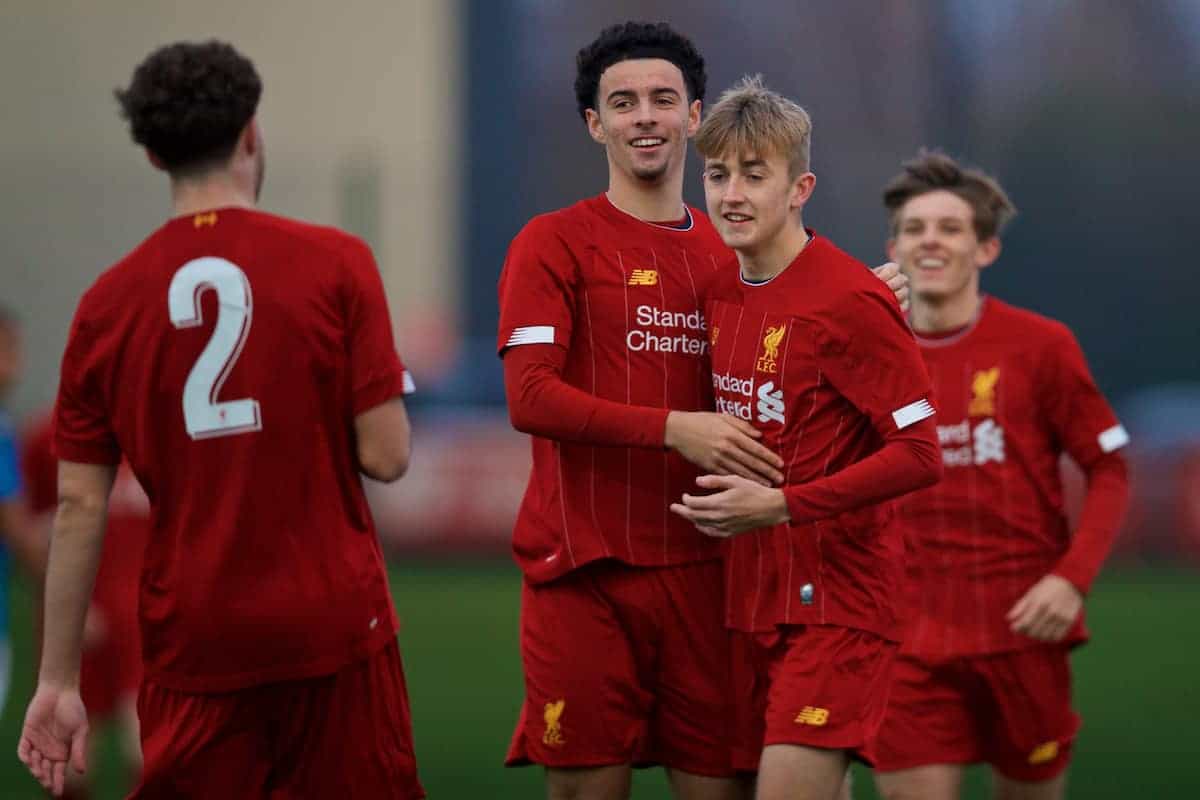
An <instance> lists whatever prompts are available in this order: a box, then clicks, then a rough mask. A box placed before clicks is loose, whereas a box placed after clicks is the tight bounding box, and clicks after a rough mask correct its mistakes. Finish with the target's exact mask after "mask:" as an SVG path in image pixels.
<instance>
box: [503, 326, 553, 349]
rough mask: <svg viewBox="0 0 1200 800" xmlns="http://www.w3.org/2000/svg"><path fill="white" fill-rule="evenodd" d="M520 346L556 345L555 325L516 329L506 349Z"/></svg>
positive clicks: (505, 344) (506, 343)
mask: <svg viewBox="0 0 1200 800" xmlns="http://www.w3.org/2000/svg"><path fill="white" fill-rule="evenodd" d="M519 344H554V326H553V325H530V326H528V327H525V328H514V329H513V332H512V335H511V336H509V337H508V341H507V342H505V343H504V346H505V347H515V346H517V345H519Z"/></svg>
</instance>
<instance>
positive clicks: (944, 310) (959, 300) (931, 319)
mask: <svg viewBox="0 0 1200 800" xmlns="http://www.w3.org/2000/svg"><path fill="white" fill-rule="evenodd" d="M980 302H982V299H981V297H980V294H979V287H978V286H971V287H969V288H968V289H967V290H966V291H963V292H960V293H958V294H955V295H953V296H951V297H946V298H937V299H936V300H932V299H930V298H928V297H922V296H920V295H918V294H916V293H914V294H913V298H912V307H911V310H910V311H909V321H910V323H911V325H912V329H913V330H914V331H916V332H917V333H946V332H947V331H955V330H958V329H959V328H965V327H966V326H967V325H969V324H970V323H971V320H973V319H974V318H975V315H976V314H977V313H979V304H980Z"/></svg>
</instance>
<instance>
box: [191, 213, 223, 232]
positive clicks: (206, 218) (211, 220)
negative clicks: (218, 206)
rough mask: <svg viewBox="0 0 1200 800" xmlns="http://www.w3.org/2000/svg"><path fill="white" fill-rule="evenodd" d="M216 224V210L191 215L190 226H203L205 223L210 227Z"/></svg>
mask: <svg viewBox="0 0 1200 800" xmlns="http://www.w3.org/2000/svg"><path fill="white" fill-rule="evenodd" d="M216 224H217V212H215V211H209V212H208V213H207V214H197V215H196V216H194V217H192V226H193V227H196V228H203V227H204V226H205V225H208V226H209V227H212V226H213V225H216Z"/></svg>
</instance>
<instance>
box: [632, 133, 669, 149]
mask: <svg viewBox="0 0 1200 800" xmlns="http://www.w3.org/2000/svg"><path fill="white" fill-rule="evenodd" d="M666 143H667V140H666V139H663V138H662V137H659V136H643V137H642V138H640V139H634V140H633V141H632V142H631V144H632V145H633V146H634V147H636V148H638V149H644V148H649V147H658V146H659V145H662V144H666Z"/></svg>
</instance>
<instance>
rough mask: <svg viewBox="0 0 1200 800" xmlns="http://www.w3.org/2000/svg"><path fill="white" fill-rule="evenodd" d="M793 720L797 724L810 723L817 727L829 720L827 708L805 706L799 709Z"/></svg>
mask: <svg viewBox="0 0 1200 800" xmlns="http://www.w3.org/2000/svg"><path fill="white" fill-rule="evenodd" d="M794 721H795V723H796V724H797V725H812V726H813V727H814V728H819V727H821V726H822V725H824V724H825V723H826V722H829V709H828V708H817V707H816V706H805V707H804V708H802V709H800V713H799V714H797V715H796V719H795V720H794Z"/></svg>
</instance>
